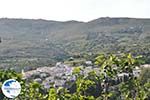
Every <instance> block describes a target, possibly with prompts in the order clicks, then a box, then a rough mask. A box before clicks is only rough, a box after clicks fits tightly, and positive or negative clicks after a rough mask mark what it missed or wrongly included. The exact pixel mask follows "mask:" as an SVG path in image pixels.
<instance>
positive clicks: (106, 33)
mask: <svg viewBox="0 0 150 100" xmlns="http://www.w3.org/2000/svg"><path fill="white" fill-rule="evenodd" d="M0 37H1V40H2V43H0V48H1V49H0V59H1V64H0V67H3V68H6V67H12V66H13V68H15V67H16V68H17V67H18V66H20V67H24V66H44V65H45V66H46V65H50V64H53V63H55V62H56V61H60V60H62V59H67V58H69V57H70V56H73V55H79V54H86V53H94V54H95V53H99V52H104V53H121V52H133V53H134V54H142V55H144V56H145V57H146V58H147V59H148V58H150V19H136V18H109V17H104V18H98V19H95V20H92V21H89V22H78V21H66V22H59V21H50V20H42V19H38V20H34V19H7V18H2V19H0Z"/></svg>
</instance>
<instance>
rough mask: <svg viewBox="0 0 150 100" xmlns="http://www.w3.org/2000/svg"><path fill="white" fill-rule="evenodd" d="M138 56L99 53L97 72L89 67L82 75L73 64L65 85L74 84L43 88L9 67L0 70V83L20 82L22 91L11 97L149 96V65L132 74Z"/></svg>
mask: <svg viewBox="0 0 150 100" xmlns="http://www.w3.org/2000/svg"><path fill="white" fill-rule="evenodd" d="M138 59H139V57H133V56H132V55H131V54H123V55H118V56H116V55H109V56H106V55H104V54H100V55H99V56H97V57H96V59H95V65H96V66H97V67H98V68H99V71H98V72H96V71H91V72H89V73H88V75H85V74H83V73H82V71H83V70H84V68H83V67H75V69H74V71H73V75H74V76H75V77H76V80H75V81H74V82H68V85H69V83H71V84H74V86H75V88H64V87H58V88H54V87H51V88H50V89H49V90H45V89H44V88H43V87H42V86H41V85H40V84H38V83H35V82H32V81H31V82H26V80H23V79H22V78H21V74H19V73H16V72H14V71H11V70H7V71H4V70H1V71H0V82H1V83H0V85H1V84H2V83H3V82H4V81H5V80H6V79H9V78H14V79H16V80H18V81H19V82H20V83H21V85H22V92H21V94H20V95H19V96H18V97H17V98H15V100H58V99H59V100H149V99H150V82H149V74H150V72H149V69H144V70H143V71H142V73H141V77H135V76H134V75H133V70H134V69H135V67H136V66H139V65H140V63H139V60H138ZM121 73H128V74H129V76H128V77H127V78H121V79H120V80H119V81H116V80H117V78H119V77H118V75H119V74H121ZM145 75H146V76H147V77H144V76H145ZM143 78H144V79H143ZM71 89H73V91H72V90H71ZM71 91H72V92H71ZM0 97H1V100H7V98H5V97H4V96H3V95H2V94H1V96H0ZM2 98H3V99H2Z"/></svg>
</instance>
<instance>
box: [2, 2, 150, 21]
mask: <svg viewBox="0 0 150 100" xmlns="http://www.w3.org/2000/svg"><path fill="white" fill-rule="evenodd" d="M107 16H108V17H136V18H150V0H0V17H1V18H2V17H7V18H30V19H39V18H42V19H48V20H59V21H66V20H79V21H89V20H92V19H95V18H99V17H107Z"/></svg>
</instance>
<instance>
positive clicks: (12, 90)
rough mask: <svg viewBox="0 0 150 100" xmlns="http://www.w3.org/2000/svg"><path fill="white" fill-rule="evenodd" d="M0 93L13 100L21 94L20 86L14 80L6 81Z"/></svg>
mask: <svg viewBox="0 0 150 100" xmlns="http://www.w3.org/2000/svg"><path fill="white" fill-rule="evenodd" d="M2 92H3V94H4V95H5V96H6V97H7V98H15V97H17V96H18V95H19V94H20V92H21V85H20V83H19V82H18V81H16V80H14V79H9V80H6V81H5V82H4V83H3V85H2Z"/></svg>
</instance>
